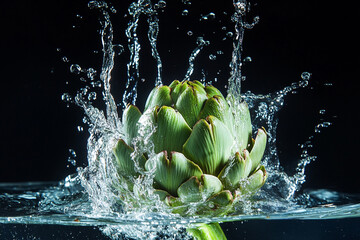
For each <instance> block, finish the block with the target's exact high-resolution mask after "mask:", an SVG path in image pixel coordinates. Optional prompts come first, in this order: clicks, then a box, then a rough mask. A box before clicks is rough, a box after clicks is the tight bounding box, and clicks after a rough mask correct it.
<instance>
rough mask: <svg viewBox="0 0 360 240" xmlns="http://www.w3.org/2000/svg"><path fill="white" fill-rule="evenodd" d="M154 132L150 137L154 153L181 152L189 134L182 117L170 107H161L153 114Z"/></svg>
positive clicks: (189, 131) (188, 128) (189, 130)
mask: <svg viewBox="0 0 360 240" xmlns="http://www.w3.org/2000/svg"><path fill="white" fill-rule="evenodd" d="M154 118H155V121H154V122H155V126H156V131H155V133H154V134H153V136H152V139H153V142H154V146H155V152H156V153H159V152H161V151H164V150H165V151H167V152H171V151H176V152H182V147H183V145H184V143H185V142H186V140H187V139H188V138H189V136H190V134H191V128H190V127H189V126H188V125H187V123H186V121H185V120H184V118H183V117H182V115H181V114H180V113H179V112H177V111H175V110H174V109H173V108H171V107H167V106H163V107H161V108H160V110H158V109H155V112H154Z"/></svg>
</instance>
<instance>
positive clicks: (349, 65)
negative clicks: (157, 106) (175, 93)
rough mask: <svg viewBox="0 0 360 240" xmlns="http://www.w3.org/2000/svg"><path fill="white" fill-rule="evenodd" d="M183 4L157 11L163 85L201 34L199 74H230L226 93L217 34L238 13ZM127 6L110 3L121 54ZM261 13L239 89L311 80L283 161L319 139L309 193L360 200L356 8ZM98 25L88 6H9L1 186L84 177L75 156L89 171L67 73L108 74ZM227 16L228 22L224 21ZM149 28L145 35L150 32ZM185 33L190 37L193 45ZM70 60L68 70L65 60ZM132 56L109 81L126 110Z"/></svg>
mask: <svg viewBox="0 0 360 240" xmlns="http://www.w3.org/2000/svg"><path fill="white" fill-rule="evenodd" d="M178 2H179V3H177V4H173V5H171V4H170V3H168V6H167V7H166V8H165V13H162V14H160V36H159V49H160V54H162V61H163V65H164V74H163V76H164V83H170V82H171V81H172V80H173V79H175V78H179V79H181V78H182V77H183V76H184V74H185V71H186V68H187V59H188V57H189V54H190V52H191V51H192V50H193V49H194V47H195V44H194V43H195V39H196V37H197V36H201V34H204V36H205V39H210V40H211V42H212V45H210V47H208V48H205V49H204V50H203V52H201V53H200V55H199V58H198V61H197V62H196V64H195V68H196V69H197V71H196V72H195V74H194V78H199V77H201V76H202V75H203V74H202V73H201V69H205V71H204V74H205V76H207V77H208V78H213V77H214V76H215V75H216V74H215V72H214V71H215V70H218V69H222V73H221V74H220V75H219V76H218V78H219V81H218V85H223V83H224V82H226V81H227V77H228V72H229V68H228V62H229V55H228V54H229V53H230V51H231V49H232V45H231V40H229V39H228V40H225V41H223V42H221V41H218V42H216V40H212V39H213V38H214V37H213V36H212V35H211V34H213V35H214V36H215V35H216V36H219V35H221V36H224V37H225V33H226V32H227V31H233V29H232V27H233V26H232V24H231V22H227V23H226V19H229V18H230V15H231V14H232V11H233V10H232V4H231V1H229V3H227V4H228V6H224V9H226V8H227V15H226V14H221V13H217V15H216V18H215V20H213V21H212V22H210V23H203V22H200V21H198V19H199V14H201V13H202V14H206V13H209V12H210V11H212V9H213V11H215V10H217V9H215V10H214V7H213V6H208V5H209V4H207V3H206V2H207V1H196V2H195V1H193V3H192V6H189V7H185V6H184V5H183V4H182V3H181V1H178ZM128 3H129V1H126V3H125V2H124V1H121V3H114V4H113V5H114V7H115V8H116V9H117V14H116V15H114V14H112V19H113V24H114V28H115V31H116V32H115V41H116V42H117V43H120V44H123V45H124V46H125V49H126V38H125V35H124V29H125V28H126V24H127V22H128V21H129V17H126V16H124V15H125V14H126V9H127V6H128ZM222 4H225V3H222ZM219 6H220V5H219ZM175 8H178V9H179V8H180V9H188V10H189V15H188V16H187V17H182V16H181V11H177V16H176V17H175V16H173V17H171V16H170V15H171V14H173V13H174V12H175V10H174V9H175ZM253 9H254V10H253V11H254V12H253V13H254V14H255V15H259V16H260V22H259V24H258V25H256V26H255V28H254V29H253V30H249V31H247V32H246V34H245V39H244V56H250V57H251V58H252V62H251V63H248V64H246V65H245V66H244V68H243V69H244V73H245V75H246V76H247V79H246V81H244V82H243V90H244V91H246V90H251V91H253V92H255V93H269V92H273V91H276V90H279V89H282V88H284V87H285V86H289V85H290V84H291V83H292V82H296V81H299V80H300V75H301V73H302V72H304V71H307V72H311V73H312V79H311V83H310V86H309V87H308V88H307V89H300V90H298V93H297V94H290V95H289V96H288V97H287V98H286V103H285V106H284V108H283V110H282V111H281V112H280V114H279V127H278V136H277V137H278V143H277V144H278V150H279V155H280V160H281V162H282V165H283V166H285V169H287V170H288V171H291V168H293V167H294V163H295V162H296V160H297V159H298V158H299V155H300V152H301V150H300V148H299V146H298V145H299V144H301V143H304V142H305V141H306V140H307V138H308V137H309V136H311V135H314V136H315V138H314V140H313V145H314V147H313V148H311V149H310V154H311V155H316V156H317V160H316V161H315V162H313V163H311V165H310V166H308V168H307V169H306V174H307V182H306V184H305V187H309V188H330V189H335V190H338V191H344V192H357V193H359V190H358V188H357V187H355V186H358V184H359V178H358V169H359V166H360V164H359V160H358V159H359V157H358V148H359V138H358V136H359V130H358V122H359V107H358V101H357V96H358V91H357V89H358V85H356V82H357V80H358V79H359V77H358V74H357V73H358V68H359V67H358V64H359V60H358V57H357V52H358V41H357V40H356V38H357V37H358V36H357V29H358V27H357V25H356V21H355V17H354V16H355V15H354V14H353V13H352V9H355V5H351V3H346V4H345V3H344V4H332V3H329V2H328V1H323V0H317V1H312V0H311V1H310V0H308V1H307V0H305V1H296V2H294V1H281V0H279V1H258V3H257V5H256V6H254V8H253ZM77 15H79V16H77ZM97 18H98V15H97V14H96V11H93V10H92V11H90V10H89V9H88V8H87V1H79V0H78V1H64V0H61V1H60V0H54V1H27V0H20V1H6V2H4V3H2V7H1V32H2V34H1V38H0V39H1V40H0V46H1V60H2V61H1V64H0V66H1V95H0V96H1V117H0V119H1V124H0V126H1V130H0V131H1V137H2V141H1V145H0V146H1V149H0V160H1V164H0V182H22V181H58V180H62V179H64V178H65V177H66V176H67V175H68V174H70V173H73V172H75V170H76V167H74V166H72V165H71V164H69V162H68V161H67V159H68V157H69V156H70V154H69V151H68V149H69V148H71V149H74V150H75V151H76V154H77V157H76V161H77V166H85V165H86V139H87V136H88V134H87V131H86V126H85V125H84V124H83V123H82V118H83V114H82V111H81V109H79V108H78V107H76V106H74V105H71V104H70V106H69V107H67V104H66V103H64V102H62V100H61V95H62V94H63V93H64V92H70V93H74V92H76V90H78V89H79V88H80V87H81V86H83V85H82V84H83V83H81V82H80V81H79V80H78V79H77V78H78V76H75V75H73V74H70V73H69V66H70V64H72V63H77V64H79V65H81V66H84V67H86V68H89V67H94V68H96V69H97V70H98V72H99V70H100V69H99V66H100V64H101V51H100V50H101V49H100V48H99V47H100V40H99V34H98V32H97V30H98V29H100V26H99V24H98V19H97ZM221 19H223V22H222V23H219V21H218V20H221ZM143 23H145V22H144V21H143ZM222 25H224V26H227V30H226V31H225V30H220V28H221V26H222ZM144 26H145V25H144V24H143V27H141V28H140V32H142V34H143V35H144V32H145V31H146V27H144ZM175 26H180V29H179V30H176V28H175ZM210 26H215V27H216V29H217V30H216V33H215V34H214V33H212V32H213V30H207V29H209V28H208V27H210ZM189 30H191V31H192V32H193V35H192V36H188V37H186V33H187V31H189ZM181 34H182V35H181ZM178 36H182V37H183V39H185V40H183V39H181V38H180V37H178ZM213 43H214V44H213ZM144 44H145V45H144V53H142V54H143V55H142V56H143V58H142V59H143V60H142V62H141V69H142V70H141V77H142V78H145V80H146V81H145V83H142V85H140V86H141V89H147V90H144V91H143V92H142V93H143V94H145V95H146V94H148V91H149V90H150V86H151V85H152V82H153V81H152V79H153V77H154V76H155V71H154V70H153V69H154V66H155V64H154V61H153V60H152V59H151V56H150V51H149V46H148V45H146V44H148V43H147V42H146V41H144ZM217 44H219V45H217ZM220 44H222V45H220ZM94 50H97V51H98V53H96V52H95V53H94V52H93V51H94ZM169 50H170V52H169ZM217 50H221V51H224V52H225V55H224V56H221V55H218V58H217V60H216V61H210V60H209V59H208V55H209V54H211V53H214V52H216V51H217ZM64 56H66V57H67V58H68V60H69V62H64V61H63V60H62V58H63V57H64ZM127 58H128V52H127V51H125V53H124V54H123V55H122V56H121V57H118V58H117V62H116V69H115V70H114V73H113V81H112V83H113V84H112V89H113V93H114V96H115V98H116V100H117V101H118V102H120V100H121V95H122V92H123V88H122V86H123V85H124V81H125V78H126V71H125V70H124V69H125V68H126V67H125V64H126V62H127ZM147 59H148V60H147ZM329 85H331V86H329ZM223 90H224V89H223ZM139 95H141V94H139ZM143 103H144V99H143V98H141V97H139V104H140V105H141V104H143ZM321 109H325V110H326V112H325V114H323V115H322V114H319V111H320V110H321ZM322 121H329V122H332V123H333V124H332V126H330V127H329V128H324V129H322V130H321V133H320V134H315V133H314V127H315V126H316V124H318V123H320V122H322ZM79 125H81V126H83V127H84V131H83V132H78V131H77V126H79Z"/></svg>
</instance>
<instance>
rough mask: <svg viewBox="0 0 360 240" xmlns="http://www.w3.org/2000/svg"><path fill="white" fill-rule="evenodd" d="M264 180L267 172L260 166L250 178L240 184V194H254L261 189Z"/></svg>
mask: <svg viewBox="0 0 360 240" xmlns="http://www.w3.org/2000/svg"><path fill="white" fill-rule="evenodd" d="M266 178H267V172H266V170H265V167H264V166H261V167H260V168H259V169H257V171H256V172H254V173H253V174H252V175H251V176H250V177H248V178H247V179H246V180H245V181H243V182H242V183H240V191H241V193H242V194H246V195H252V194H254V193H255V192H256V191H257V190H258V189H259V188H261V187H262V186H263V185H264V184H265V181H266Z"/></svg>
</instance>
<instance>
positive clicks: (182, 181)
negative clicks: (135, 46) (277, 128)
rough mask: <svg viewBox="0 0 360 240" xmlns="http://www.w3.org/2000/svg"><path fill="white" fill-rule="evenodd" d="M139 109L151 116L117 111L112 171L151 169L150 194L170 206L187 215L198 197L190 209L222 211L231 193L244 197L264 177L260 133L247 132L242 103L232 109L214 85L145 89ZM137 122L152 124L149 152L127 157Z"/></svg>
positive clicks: (132, 108)
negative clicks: (119, 129)
mask: <svg viewBox="0 0 360 240" xmlns="http://www.w3.org/2000/svg"><path fill="white" fill-rule="evenodd" d="M145 111H146V112H147V113H148V114H149V113H150V116H151V117H150V119H149V118H147V119H145V118H144V119H142V118H143V117H142V116H143V115H142V114H141V112H140V110H139V109H138V108H137V107H136V106H134V105H128V106H127V108H126V109H125V110H124V112H123V118H122V123H123V127H124V139H120V140H119V141H118V142H117V144H116V146H115V147H114V150H113V152H114V156H115V159H116V166H117V170H118V174H119V175H121V176H123V177H126V178H128V179H129V178H132V177H136V176H138V175H139V173H138V171H137V170H136V169H139V168H140V169H143V170H145V171H150V170H152V171H154V183H153V186H154V188H155V189H156V190H155V192H156V193H157V194H159V196H160V199H161V200H163V201H164V202H165V203H166V204H167V205H169V206H171V207H173V209H174V210H173V212H175V213H180V214H188V213H189V211H188V210H189V206H190V205H194V204H195V205H196V203H198V205H196V209H195V211H192V212H191V213H192V214H198V215H201V214H207V215H224V214H226V213H227V212H228V211H229V210H230V209H231V206H232V203H233V201H234V199H235V197H236V196H239V195H240V196H241V195H251V194H253V193H254V192H255V191H256V190H258V189H259V188H260V187H261V186H262V185H263V184H264V183H265V180H266V177H267V174H266V171H265V168H264V166H260V165H259V163H260V160H261V158H262V156H263V154H264V151H265V146H266V138H267V137H266V132H265V130H264V129H259V130H258V131H257V135H256V137H255V139H253V138H252V125H251V120H250V113H249V109H248V106H247V104H246V102H244V101H243V102H241V103H240V104H239V105H238V107H237V109H233V108H232V107H230V106H229V104H228V102H227V101H226V100H225V98H224V96H223V95H222V94H221V92H220V91H219V90H218V89H216V88H215V87H213V86H204V85H203V84H202V83H200V82H199V81H182V82H179V81H178V80H175V81H173V82H172V83H171V84H170V85H169V86H159V87H156V88H154V89H153V90H152V92H151V93H150V95H149V97H148V99H147V101H146V106H145V109H144V112H145ZM235 116H236V119H235ZM144 121H151V125H152V126H154V127H155V128H154V129H155V130H154V131H153V133H152V134H151V136H150V138H151V142H152V143H153V151H154V152H155V154H154V152H152V153H151V152H147V153H144V154H142V155H141V156H138V157H137V158H136V159H134V154H132V153H133V151H134V146H133V144H134V139H135V138H136V137H137V136H138V132H139V129H140V128H141V125H142V124H144ZM135 162H136V164H135ZM200 203H201V204H200Z"/></svg>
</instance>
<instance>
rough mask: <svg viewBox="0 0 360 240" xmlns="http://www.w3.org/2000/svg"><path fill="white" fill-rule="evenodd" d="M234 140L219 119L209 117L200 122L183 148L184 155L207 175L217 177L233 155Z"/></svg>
mask: <svg viewBox="0 0 360 240" xmlns="http://www.w3.org/2000/svg"><path fill="white" fill-rule="evenodd" d="M233 142H234V141H233V138H232V135H231V133H230V131H229V130H228V128H227V127H226V126H225V124H224V123H222V122H221V121H220V120H219V119H217V118H216V117H214V116H209V117H207V118H206V120H204V119H201V120H199V121H198V122H197V123H196V125H195V126H194V128H193V131H192V133H191V135H190V137H189V139H188V140H187V141H186V142H185V144H184V146H183V153H184V155H185V156H186V157H187V158H188V159H190V160H192V161H193V162H194V163H196V164H198V165H199V166H200V167H201V169H202V170H203V171H204V173H206V174H211V175H215V176H217V175H218V174H219V172H220V171H221V169H222V168H223V167H224V166H225V164H226V163H227V162H228V160H229V157H230V155H231V149H232V145H233Z"/></svg>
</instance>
